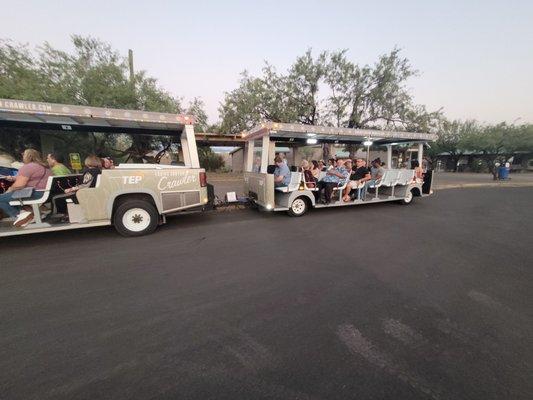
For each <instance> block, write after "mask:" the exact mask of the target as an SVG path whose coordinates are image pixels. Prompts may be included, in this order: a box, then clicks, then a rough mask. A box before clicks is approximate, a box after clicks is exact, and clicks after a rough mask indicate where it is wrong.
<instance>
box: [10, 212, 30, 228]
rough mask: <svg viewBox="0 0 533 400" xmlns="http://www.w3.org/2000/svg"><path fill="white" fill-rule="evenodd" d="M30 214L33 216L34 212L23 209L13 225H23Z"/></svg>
mask: <svg viewBox="0 0 533 400" xmlns="http://www.w3.org/2000/svg"><path fill="white" fill-rule="evenodd" d="M30 215H31V217H32V218H33V213H32V212H31V211H21V212H20V214H19V215H18V217H17V219H16V220H15V222H13V225H14V226H19V227H20V226H22V224H24V223H25V222H26V219H28V217H29V216H30Z"/></svg>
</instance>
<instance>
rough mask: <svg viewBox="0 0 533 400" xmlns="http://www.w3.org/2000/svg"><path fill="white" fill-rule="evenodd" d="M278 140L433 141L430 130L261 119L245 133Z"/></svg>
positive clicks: (342, 141) (341, 141)
mask: <svg viewBox="0 0 533 400" xmlns="http://www.w3.org/2000/svg"><path fill="white" fill-rule="evenodd" d="M266 135H268V136H270V138H271V139H273V140H275V141H279V142H301V143H309V141H308V139H316V140H317V143H350V142H353V143H363V142H365V141H372V142H373V144H375V145H380V144H382V145H386V144H399V143H417V142H418V143H420V142H432V141H434V140H437V135H435V134H432V133H418V132H404V131H385V130H383V131H382V130H377V129H353V128H335V127H330V126H317V125H303V124H286V123H280V122H265V123H262V124H261V125H258V126H256V127H255V128H253V129H252V130H250V131H249V132H247V133H245V134H244V136H243V138H244V139H245V140H247V141H248V140H255V139H259V138H262V137H263V136H266Z"/></svg>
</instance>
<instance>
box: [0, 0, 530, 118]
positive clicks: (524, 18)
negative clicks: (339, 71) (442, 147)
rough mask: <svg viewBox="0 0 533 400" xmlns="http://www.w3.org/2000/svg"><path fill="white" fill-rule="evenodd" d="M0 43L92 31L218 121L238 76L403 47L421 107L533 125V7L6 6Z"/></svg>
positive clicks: (229, 1) (362, 58) (154, 0)
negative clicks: (321, 56)
mask: <svg viewBox="0 0 533 400" xmlns="http://www.w3.org/2000/svg"><path fill="white" fill-rule="evenodd" d="M0 10H1V12H0V38H3V39H11V40H13V41H16V42H21V43H27V44H29V45H30V46H36V45H39V44H42V43H43V42H45V41H48V42H49V43H50V44H51V45H53V46H54V47H57V48H61V49H64V50H69V49H72V45H71V42H70V35H72V34H81V35H84V36H85V35H91V36H93V37H97V38H99V39H102V40H104V41H106V42H108V43H110V44H111V45H112V46H113V47H114V48H115V49H117V50H119V51H120V52H121V53H122V54H124V55H127V52H128V49H132V50H133V52H134V63H135V68H136V69H143V70H146V71H147V72H148V74H149V75H151V76H154V77H156V78H157V79H158V80H159V83H160V85H161V86H162V87H163V88H165V89H166V90H168V91H169V92H170V93H171V94H172V95H174V96H179V97H183V98H185V99H191V98H193V97H200V98H202V100H203V101H204V102H205V104H206V110H207V112H208V115H209V117H210V121H211V122H215V121H216V120H218V107H219V103H220V102H221V101H222V99H223V97H224V92H228V91H231V90H232V89H234V88H235V87H237V85H238V81H239V74H240V73H241V72H242V71H244V70H247V71H249V72H250V73H251V74H253V75H257V74H259V73H260V72H261V68H262V66H263V65H264V61H265V60H267V61H268V62H269V63H271V64H273V65H274V66H276V67H277V69H278V70H280V71H284V70H286V69H287V68H288V67H289V66H290V65H291V63H292V62H293V61H294V60H295V58H296V57H297V56H299V55H302V54H303V53H304V52H305V51H306V50H307V49H308V48H312V49H313V52H314V53H315V54H318V53H319V52H321V51H322V50H330V51H333V50H339V49H348V57H349V58H350V59H351V60H352V61H354V62H357V63H358V64H360V65H364V64H373V63H374V62H375V61H376V60H377V59H378V57H379V56H380V55H381V54H384V53H388V52H390V50H392V49H393V48H394V47H395V46H397V47H400V48H401V49H402V54H403V55H404V56H405V57H407V58H408V59H409V60H410V62H411V64H412V65H413V67H414V68H416V69H417V70H418V71H419V75H418V76H417V77H415V78H412V79H411V80H410V81H409V82H408V87H409V89H410V90H411V93H412V94H413V96H414V99H415V101H416V102H417V103H419V104H424V105H426V106H427V107H428V109H429V110H437V109H441V108H442V109H443V112H444V114H445V115H446V116H447V117H449V118H452V119H456V118H458V119H477V120H479V121H482V122H486V123H496V122H500V121H507V122H509V123H513V122H514V123H525V122H529V123H533V1H531V0H530V1H525V0H524V1H513V0H507V1H492V0H485V1H468V0H463V1H446V0H440V1H431V0H430V1H428V0H426V1H410V0H402V1H398V0H396V1H364V2H363V1H355V0H354V1H340V0H330V1H313V0H305V1H299V0H298V1H296V0H295V1H291V0H285V1H277V0H270V1H251V0H248V1H234V0H221V1H202V0H195V1H186V2H182V1H176V0H175V1H159V0H151V1H131V0H129V1H122V0H113V1H110V0H107V1H100V0H91V1H84V2H81V1H72V0H70V1H54V0H48V1H44V2H43V1H42V0H40V1H34V0H25V1H19V2H15V1H13V0H8V1H6V0H0Z"/></svg>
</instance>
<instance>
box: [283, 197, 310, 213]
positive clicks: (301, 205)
mask: <svg viewBox="0 0 533 400" xmlns="http://www.w3.org/2000/svg"><path fill="white" fill-rule="evenodd" d="M308 208H309V205H308V203H307V200H305V199H304V198H303V197H298V198H296V199H294V200H293V202H292V204H291V206H290V207H289V211H288V213H289V215H290V216H291V217H301V216H302V215H304V214H305V213H306V212H307V209H308Z"/></svg>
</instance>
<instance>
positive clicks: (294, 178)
mask: <svg viewBox="0 0 533 400" xmlns="http://www.w3.org/2000/svg"><path fill="white" fill-rule="evenodd" d="M301 182H302V173H301V172H291V181H290V182H289V185H288V186H278V187H276V190H277V191H279V192H283V193H288V192H294V191H295V190H298V188H299V187H300V183H301Z"/></svg>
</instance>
